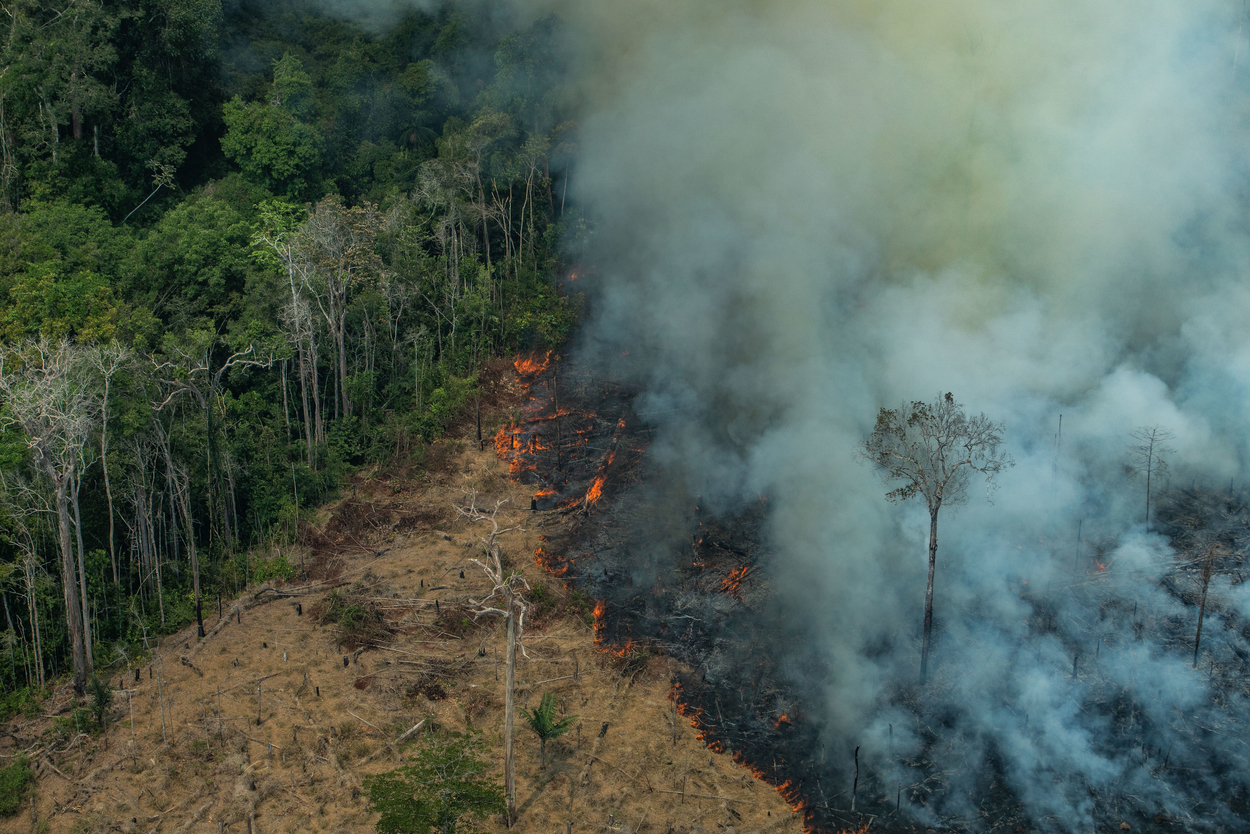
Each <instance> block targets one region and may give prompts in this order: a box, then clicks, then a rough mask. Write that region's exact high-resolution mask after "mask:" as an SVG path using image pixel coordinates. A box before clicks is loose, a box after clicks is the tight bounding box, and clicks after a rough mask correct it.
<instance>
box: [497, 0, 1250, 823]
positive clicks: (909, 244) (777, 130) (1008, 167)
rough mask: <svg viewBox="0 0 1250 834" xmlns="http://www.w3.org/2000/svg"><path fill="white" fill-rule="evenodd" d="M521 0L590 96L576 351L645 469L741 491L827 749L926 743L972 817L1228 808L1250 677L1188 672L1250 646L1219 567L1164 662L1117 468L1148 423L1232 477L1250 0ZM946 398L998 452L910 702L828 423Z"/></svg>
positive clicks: (1154, 545) (866, 534)
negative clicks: (991, 433)
mask: <svg viewBox="0 0 1250 834" xmlns="http://www.w3.org/2000/svg"><path fill="white" fill-rule="evenodd" d="M515 7H516V8H519V9H521V11H520V15H521V17H522V18H526V16H528V17H532V18H537V17H539V16H541V15H543V14H546V13H550V12H554V13H556V14H557V15H559V17H560V18H561V19H562V20H563V21H564V23H565V25H566V26H567V31H566V36H567V37H566V41H565V42H566V44H567V46H568V49H569V51H570V60H571V62H572V66H573V71H572V72H571V75H570V78H569V85H570V86H571V87H573V88H575V90H576V92H577V96H578V98H579V100H580V101H581V102H582V108H583V109H582V113H581V118H580V130H579V135H578V146H579V153H578V155H577V157H576V158H575V159H574V161H573V162H572V164H571V166H570V168H569V170H568V177H569V180H568V194H569V197H570V199H571V200H575V201H576V203H577V205H578V206H579V207H580V208H581V209H582V210H583V211H585V212H586V213H587V215H588V217H589V218H590V220H591V221H592V228H593V234H592V237H591V240H590V243H589V244H588V245H587V246H586V248H585V249H584V251H583V253H582V256H583V258H584V264H583V266H584V267H586V268H589V269H590V270H591V272H592V276H591V277H590V278H588V279H586V280H585V281H583V282H582V283H581V285H580V286H583V287H586V286H588V287H589V293H590V300H591V304H590V310H591V315H590V318H589V321H588V322H587V323H586V325H585V327H584V328H583V330H582V331H581V333H580V334H579V336H578V338H577V342H576V349H577V353H578V356H579V361H580V362H582V363H588V364H590V363H593V364H594V365H596V366H597V367H600V368H602V369H603V372H604V373H605V374H609V375H613V376H616V377H617V378H620V379H624V380H627V381H629V382H630V383H632V384H634V385H636V386H638V387H639V388H640V389H641V390H642V391H643V392H644V393H643V394H642V395H641V397H640V399H639V401H638V404H637V410H638V412H639V413H642V414H645V415H646V416H647V419H648V420H649V421H650V423H651V424H652V426H653V427H654V428H655V430H656V439H655V441H654V442H653V443H652V445H651V447H650V450H649V455H650V456H651V458H652V460H654V461H655V462H656V466H657V471H664V472H666V473H669V475H670V476H671V477H672V478H674V479H675V480H676V481H677V482H679V483H680V484H682V485H683V488H684V489H685V490H686V491H688V492H689V493H690V494H691V495H694V494H701V495H702V496H703V500H704V501H705V502H706V504H707V506H708V507H709V508H710V509H711V510H712V511H723V512H729V511H732V510H734V509H735V508H737V507H739V506H741V505H742V504H743V503H744V502H751V501H756V500H758V496H759V495H761V494H763V495H766V496H767V497H768V498H769V508H770V510H769V517H768V521H767V524H766V531H767V539H768V547H769V551H770V564H769V571H770V578H771V582H772V587H773V590H774V594H775V599H776V600H777V601H778V602H777V604H778V605H780V606H784V607H785V608H786V610H787V611H788V612H789V613H790V618H789V619H790V622H791V623H793V622H794V621H795V620H798V621H800V622H801V623H802V632H803V634H804V635H805V639H804V640H803V641H801V643H791V644H790V645H792V646H793V645H802V647H803V648H802V649H792V652H793V653H792V655H791V656H789V657H788V658H787V661H786V668H787V669H788V670H789V671H788V674H789V675H790V678H791V680H792V681H793V683H794V685H795V687H796V689H797V690H798V691H802V692H804V693H807V695H806V697H807V698H808V704H807V706H806V711H807V713H808V714H809V715H812V716H815V718H814V720H816V721H817V722H818V723H819V725H820V726H821V727H822V737H821V738H822V744H823V745H824V746H825V748H826V751H827V757H828V758H829V759H830V760H835V759H839V760H847V759H849V755H850V751H851V750H852V749H853V748H855V747H856V746H859V747H861V749H862V754H861V755H862V757H863V758H864V760H865V761H871V762H874V764H873V765H872V767H873V768H875V770H876V771H877V772H878V774H879V776H878V782H879V783H880V784H887V785H893V784H896V783H903V784H914V783H915V782H916V781H917V779H918V775H917V773H918V768H917V767H916V766H914V763H915V762H916V761H918V760H919V759H921V758H923V759H925V760H926V761H928V762H930V765H928V767H929V768H930V769H929V770H927V771H924V774H929V775H932V774H934V773H936V774H940V779H939V780H938V781H940V782H941V783H942V789H941V790H938V791H936V792H934V793H932V795H931V796H930V797H929V799H928V800H927V804H926V805H924V806H920V805H914V804H913V805H912V806H911V813H912V814H913V815H915V816H918V817H920V818H921V819H924V820H930V821H933V820H940V819H950V818H953V817H959V818H961V819H963V820H965V821H975V820H977V819H980V818H981V817H980V816H979V810H978V807H977V800H976V794H977V792H978V790H979V787H978V786H979V785H981V784H982V782H983V780H984V779H985V778H986V775H985V774H986V773H987V772H992V773H993V774H995V776H996V778H997V777H1001V779H1002V780H1004V782H1005V783H1006V784H1007V785H1008V787H1009V789H1010V791H1011V792H1012V794H1013V795H1014V796H1015V797H1016V798H1017V799H1018V800H1019V801H1020V802H1021V803H1023V807H1024V808H1025V810H1026V812H1027V815H1028V816H1029V817H1030V818H1031V819H1032V820H1034V821H1035V822H1036V823H1037V824H1039V825H1040V826H1042V827H1046V828H1054V829H1058V830H1088V829H1089V828H1090V826H1091V825H1092V824H1094V823H1095V822H1096V821H1104V822H1105V821H1106V820H1108V819H1109V818H1111V817H1112V815H1114V814H1129V813H1130V812H1131V813H1133V814H1136V815H1137V817H1138V818H1143V819H1153V818H1154V817H1155V815H1159V816H1160V818H1162V819H1174V820H1181V821H1184V822H1185V824H1188V825H1192V826H1194V827H1203V826H1206V827H1211V828H1219V827H1221V826H1225V827H1235V826H1236V825H1238V824H1239V823H1237V822H1235V821H1234V820H1233V817H1234V816H1236V815H1238V814H1243V813H1244V805H1245V796H1246V791H1247V787H1248V786H1247V784H1246V780H1247V775H1248V774H1250V767H1247V764H1248V763H1247V761H1246V758H1247V751H1246V749H1245V745H1244V742H1243V740H1242V739H1243V738H1244V737H1245V735H1246V732H1245V731H1246V729H1247V726H1246V724H1247V719H1248V718H1250V714H1248V712H1247V710H1248V707H1250V705H1248V704H1247V703H1246V692H1245V689H1244V687H1243V686H1241V685H1239V684H1236V683H1235V682H1233V683H1230V682H1228V681H1220V680H1217V676H1216V674H1215V671H1214V670H1215V668H1216V666H1218V665H1221V664H1226V663H1234V661H1235V658H1237V657H1241V654H1240V653H1243V652H1244V653H1247V656H1250V645H1247V643H1246V640H1245V637H1244V635H1243V628H1244V619H1240V618H1244V614H1243V613H1242V612H1243V611H1244V609H1245V608H1246V604H1245V594H1244V593H1243V592H1242V591H1243V586H1242V584H1241V576H1240V574H1235V573H1234V574H1229V575H1226V576H1224V575H1221V576H1220V577H1217V581H1215V582H1214V583H1213V585H1212V591H1211V594H1212V595H1213V596H1212V600H1213V610H1214V611H1216V614H1215V615H1214V616H1215V621H1216V622H1217V623H1219V625H1212V626H1208V628H1212V629H1214V630H1216V631H1218V632H1219V639H1213V640H1212V641H1210V642H1209V643H1208V646H1209V648H1208V649H1207V650H1206V652H1207V654H1205V655H1203V656H1202V657H1200V658H1199V663H1198V667H1199V668H1198V669H1194V668H1193V664H1192V662H1191V660H1192V658H1190V657H1189V656H1187V651H1191V649H1192V642H1186V641H1187V640H1188V639H1189V638H1188V637H1187V636H1186V635H1189V634H1190V633H1191V632H1192V630H1193V628H1194V626H1195V625H1196V606H1195V605H1194V603H1193V600H1194V597H1193V594H1192V593H1190V591H1189V590H1187V589H1186V588H1185V587H1182V585H1184V583H1185V582H1187V581H1190V579H1192V576H1191V574H1188V573H1185V572H1184V571H1181V570H1179V569H1178V567H1177V565H1178V563H1179V561H1180V560H1181V556H1180V555H1178V545H1177V543H1176V541H1175V540H1174V536H1173V535H1172V533H1173V532H1175V530H1173V529H1172V528H1171V527H1168V526H1167V525H1166V524H1163V523H1160V524H1159V525H1157V526H1156V527H1155V529H1153V530H1152V529H1148V527H1147V525H1146V524H1145V523H1144V522H1145V518H1144V513H1143V511H1142V510H1143V500H1142V499H1143V490H1144V487H1143V485H1142V484H1141V482H1140V481H1137V480H1134V479H1132V478H1130V477H1129V476H1128V474H1127V473H1126V465H1127V464H1128V463H1130V457H1131V455H1130V451H1129V449H1128V448H1127V447H1128V446H1129V445H1130V443H1131V441H1130V436H1131V433H1132V432H1133V431H1134V429H1136V428H1138V427H1141V426H1161V427H1164V428H1166V429H1167V430H1169V431H1170V432H1171V433H1172V434H1173V436H1174V439H1173V440H1172V441H1171V444H1170V445H1171V446H1172V447H1173V448H1174V450H1175V451H1174V452H1173V453H1171V454H1170V455H1169V462H1170V463H1171V467H1172V468H1171V476H1170V481H1169V483H1170V484H1173V485H1177V484H1185V483H1188V484H1190V485H1191V488H1192V489H1194V490H1198V489H1199V488H1200V487H1205V488H1206V489H1207V490H1208V492H1210V493H1212V494H1213V493H1214V492H1215V490H1216V489H1217V487H1218V489H1219V490H1222V491H1223V493H1228V494H1229V495H1230V500H1234V497H1233V496H1235V494H1236V493H1237V492H1238V489H1239V487H1238V484H1241V483H1244V480H1245V476H1246V471H1245V470H1246V465H1247V462H1248V455H1250V447H1248V445H1247V441H1248V440H1250V432H1248V431H1247V429H1246V425H1245V421H1244V418H1243V415H1244V414H1246V413H1247V408H1246V406H1247V400H1248V399H1250V337H1248V335H1247V330H1246V328H1245V327H1244V326H1243V322H1244V321H1245V320H1246V318H1247V313H1250V291H1248V290H1247V286H1246V281H1245V274H1246V269H1247V240H1248V237H1247V229H1246V220H1245V218H1246V216H1247V205H1246V198H1245V193H1246V166H1245V163H1244V160H1245V158H1246V150H1245V149H1246V147H1247V141H1246V140H1247V139H1248V138H1250V123H1248V120H1247V103H1248V101H1247V96H1246V87H1247V82H1248V81H1250V76H1248V74H1247V63H1248V62H1250V55H1248V54H1247V53H1248V52H1250V43H1248V41H1247V36H1248V35H1250V26H1248V24H1250V20H1248V19H1247V9H1246V4H1245V3H1244V2H1240V0H1238V1H1237V2H1234V0H1196V1H1195V2H1190V3H1185V4H1179V3H1170V2H1162V0H1146V2H1128V0H1110V1H1109V2H1091V0H1052V1H1051V2H1040V1H1038V0H1026V2H1016V3H1001V2H992V1H991V0H942V1H941V2H933V3H924V4H918V3H910V2H903V0H875V1H871V0H832V1H830V0H767V1H766V0H715V2H713V0H680V1H679V2H673V0H643V1H640V2H631V3H603V2H564V1H563V0H528V2H524V3H517V4H515ZM945 391H951V392H954V394H955V396H956V398H957V399H959V400H960V401H961V402H963V403H965V404H966V405H967V407H968V408H969V410H970V411H972V412H974V413H978V412H984V413H986V414H987V415H989V416H990V417H991V418H992V419H994V420H997V421H1002V422H1003V423H1004V424H1005V426H1006V439H1007V445H1008V448H1009V449H1010V451H1011V453H1012V455H1013V456H1014V457H1015V460H1016V462H1017V465H1016V467H1015V468H1014V469H1012V470H1010V471H1009V472H1007V473H1005V474H1004V475H1003V476H1002V477H1001V478H1000V487H1001V488H1000V489H999V490H998V491H996V492H994V493H992V495H991V496H990V497H991V498H992V499H993V503H992V504H991V503H989V502H987V501H986V500H985V496H984V495H981V496H978V495H977V494H976V491H975V490H974V491H973V494H972V496H971V499H972V500H971V501H970V502H969V504H968V505H967V506H966V507H964V508H960V509H958V511H956V510H955V508H949V509H947V510H944V511H943V514H942V517H941V519H940V535H941V541H940V546H939V555H938V579H937V589H936V607H937V617H938V620H939V640H938V643H937V649H936V652H937V654H936V664H937V670H938V671H937V674H936V676H935V679H934V681H933V682H931V683H930V684H929V686H928V687H926V688H925V689H924V690H923V691H920V692H919V693H917V692H916V691H915V690H914V689H909V687H910V685H911V682H912V681H914V679H915V676H916V668H917V666H918V650H919V648H918V647H919V626H920V620H921V611H922V599H923V592H924V581H925V537H926V535H927V530H928V528H927V524H926V523H925V522H927V520H928V518H927V514H926V513H925V512H924V509H923V508H922V507H920V506H918V505H911V506H902V507H895V506H891V505H889V504H887V503H886V501H885V500H884V498H883V495H884V492H885V491H886V489H887V488H885V487H883V486H882V485H881V483H880V482H879V481H878V479H877V477H876V475H875V473H874V472H873V471H871V469H870V468H868V467H866V466H863V465H859V464H857V463H856V461H855V455H854V453H855V449H856V446H857V444H858V443H859V442H860V441H861V440H862V438H863V437H864V436H865V434H866V433H867V432H868V431H869V430H870V429H871V426H872V423H873V419H874V417H875V415H876V412H877V410H878V409H879V408H880V407H882V406H894V405H897V404H898V403H899V402H900V401H904V400H912V399H924V400H931V399H932V398H933V397H934V395H936V394H938V393H940V392H945ZM1061 415H1062V430H1061V429H1060V417H1061ZM1225 514H1227V513H1225ZM1219 516H1220V513H1215V514H1214V516H1213V519H1214V520H1216V521H1218V520H1220V519H1219V518H1216V517H1219ZM1233 517H1234V519H1236V518H1238V516H1237V515H1236V513H1233ZM1221 523H1225V526H1226V527H1227V526H1228V525H1232V526H1233V527H1236V525H1237V524H1239V523H1240V522H1238V521H1236V520H1234V521H1229V520H1228V519H1223V521H1222V522H1221ZM659 526H664V525H662V524H661V525H659ZM1177 529H1179V528H1177ZM1239 535H1240V534H1239V528H1238V530H1234V531H1233V532H1230V533H1228V538H1229V545H1228V547H1229V548H1230V551H1236V550H1237V549H1238V548H1241V549H1243V550H1244V544H1240V543H1239V542H1240V541H1241V540H1240V538H1239ZM663 550H664V548H663V547H661V546H660V545H657V547H656V548H655V551H654V552H657V553H659V552H662V551H663ZM656 558H658V557H656ZM1230 570H1231V568H1230ZM1187 646H1188V647H1189V648H1187ZM883 647H884V648H883ZM908 699H911V700H908ZM917 703H919V704H922V705H923V706H922V708H923V711H924V712H925V714H926V715H929V716H939V717H940V719H941V720H940V721H938V722H936V723H935V725H934V726H936V727H937V729H936V730H932V731H927V730H926V729H925V728H924V727H920V726H918V724H919V722H918V721H917V719H916V716H915V709H913V706H912V705H914V704H917ZM1164 751H1170V753H1165V752H1164ZM822 755H824V754H823V753H822ZM1164 762H1166V765H1165V764H1164ZM924 774H922V776H923V775H924Z"/></svg>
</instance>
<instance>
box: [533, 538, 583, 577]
mask: <svg viewBox="0 0 1250 834" xmlns="http://www.w3.org/2000/svg"><path fill="white" fill-rule="evenodd" d="M534 564H536V565H538V566H539V567H540V568H543V569H544V570H546V571H548V572H549V573H551V574H553V575H555V576H567V575H568V572H569V571H570V570H572V568H573V560H572V559H570V558H569V557H568V556H557V555H555V554H554V553H548V552H547V550H546V548H544V547H543V546H542V545H539V546H538V548H537V549H535V550H534Z"/></svg>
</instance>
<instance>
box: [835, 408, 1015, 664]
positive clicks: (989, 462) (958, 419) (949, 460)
mask: <svg viewBox="0 0 1250 834" xmlns="http://www.w3.org/2000/svg"><path fill="white" fill-rule="evenodd" d="M1002 432H1003V426H1002V424H1001V423H995V422H993V421H991V420H990V419H989V418H988V417H986V416H985V415H984V414H980V415H978V416H976V417H968V416H967V415H966V414H964V409H963V406H961V405H960V404H959V403H957V402H955V398H954V397H953V396H951V394H949V393H947V394H946V395H944V396H939V397H938V398H937V400H936V401H934V402H933V403H925V402H919V401H913V402H912V403H910V404H904V405H902V406H900V407H899V408H897V409H890V408H883V409H881V410H880V411H879V412H878V413H877V425H876V428H874V429H873V432H872V434H870V435H869V436H868V437H867V438H865V439H864V442H863V443H861V444H860V446H859V456H860V458H861V459H863V460H865V461H867V462H869V463H871V464H872V465H873V466H875V467H876V468H877V470H878V472H879V473H880V475H881V480H882V481H884V482H885V483H886V484H891V483H895V482H899V481H901V482H902V486H900V487H899V488H897V489H895V490H891V491H890V492H888V493H886V496H885V497H886V499H887V500H889V501H892V502H895V503H898V502H902V501H906V500H908V499H909V498H912V497H913V496H916V495H920V496H923V497H924V500H925V503H926V504H927V505H928V508H929V581H928V584H927V585H926V586H925V598H924V638H923V640H924V642H923V644H922V647H921V650H920V683H921V685H924V683H925V681H926V680H927V678H928V672H929V643H930V635H931V634H932V631H933V574H934V571H935V568H936V565H937V542H938V539H937V520H938V511H939V510H941V509H942V506H943V505H944V504H950V505H952V506H956V505H958V504H962V503H964V502H965V501H967V499H968V483H969V481H970V480H971V479H972V473H973V472H979V473H981V474H982V475H983V476H985V483H986V490H985V497H986V500H988V499H989V494H990V490H992V489H993V488H995V487H996V486H997V484H996V483H995V481H994V479H995V477H996V476H997V475H998V473H999V472H1001V471H1002V470H1003V469H1006V468H1008V467H1011V466H1015V461H1014V460H1012V459H1011V456H1010V455H1008V454H1007V453H1006V452H1005V451H1002V450H1000V448H999V447H1000V446H1001V445H1002Z"/></svg>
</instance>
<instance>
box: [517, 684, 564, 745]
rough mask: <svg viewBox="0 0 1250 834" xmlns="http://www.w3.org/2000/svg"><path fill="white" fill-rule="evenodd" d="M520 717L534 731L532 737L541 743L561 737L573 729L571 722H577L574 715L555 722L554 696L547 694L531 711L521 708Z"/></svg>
mask: <svg viewBox="0 0 1250 834" xmlns="http://www.w3.org/2000/svg"><path fill="white" fill-rule="evenodd" d="M521 715H522V716H523V717H524V718H525V723H526V724H529V725H530V729H531V730H533V731H534V735H536V736H538V738H539V739H540V740H542V741H547V740H548V739H552V738H555V737H556V736H562V735H564V734H565V733H567V732H568V731H569V730H570V729H572V727H573V722H574V721H576V720H577V716H576V715H569V716H566V717H564V718H561V719H560V720H559V721H557V720H556V696H555V695H552V694H551V693H550V692H547V693H545V694H544V695H543V699H542V701H541V702H539V704H538V706H537V707H535V708H534V709H532V710H527V709H525V708H524V707H521Z"/></svg>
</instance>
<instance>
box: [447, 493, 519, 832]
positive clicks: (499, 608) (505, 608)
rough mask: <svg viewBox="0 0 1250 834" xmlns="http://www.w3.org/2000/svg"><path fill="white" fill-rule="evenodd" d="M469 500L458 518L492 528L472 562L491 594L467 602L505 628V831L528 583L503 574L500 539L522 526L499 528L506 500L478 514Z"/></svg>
mask: <svg viewBox="0 0 1250 834" xmlns="http://www.w3.org/2000/svg"><path fill="white" fill-rule="evenodd" d="M466 494H467V495H468V496H469V505H468V506H467V507H459V506H458V507H456V510H457V511H458V512H459V513H460V515H461V516H463V517H464V518H466V519H468V520H469V521H472V522H476V523H485V524H489V525H490V526H491V532H490V534H489V535H486V536H482V537H481V539H482V544H483V546H484V548H485V551H486V553H485V555H486V561H485V562H483V561H480V560H478V559H471V560H470V561H472V562H473V563H474V564H475V565H477V566H478V567H480V568H481V569H482V571H483V572H484V573H485V574H486V576H487V578H488V579H490V581H491V586H492V587H491V591H490V593H489V594H487V595H486V596H485V597H483V598H482V599H480V600H470V601H469V602H470V603H471V604H472V606H473V609H474V619H477V618H478V617H483V616H496V617H503V618H504V620H505V621H506V622H507V625H508V654H507V684H506V686H505V692H506V694H505V696H504V731H503V774H504V790H505V791H506V793H507V795H508V827H509V828H511V827H512V824H513V823H514V822H515V821H516V776H515V773H514V772H513V767H512V724H513V717H514V716H515V715H516V706H515V705H514V703H513V689H514V688H515V683H516V652H517V648H518V647H519V648H520V650H521V654H522V655H524V656H525V657H529V655H528V654H526V652H525V647H524V646H521V645H520V642H521V634H522V632H523V631H524V628H525V610H526V607H527V605H526V602H525V598H524V597H523V596H521V593H522V592H523V591H528V590H529V589H530V586H529V583H527V582H526V581H525V578H524V577H522V576H521V574H520V573H519V572H518V571H511V572H508V573H506V574H505V572H504V568H503V563H502V561H501V560H500V550H499V537H500V536H502V535H503V534H504V533H509V532H511V531H513V530H520V529H522V528H521V525H519V524H518V525H513V526H512V527H504V528H502V529H501V528H500V527H499V519H498V517H499V510H500V508H501V507H503V505H504V504H505V503H507V499H503V500H501V501H496V502H495V506H494V507H492V508H491V509H490V511H489V512H487V511H484V510H481V509H479V508H478V506H477V493H476V492H475V491H473V490H467V491H466Z"/></svg>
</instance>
